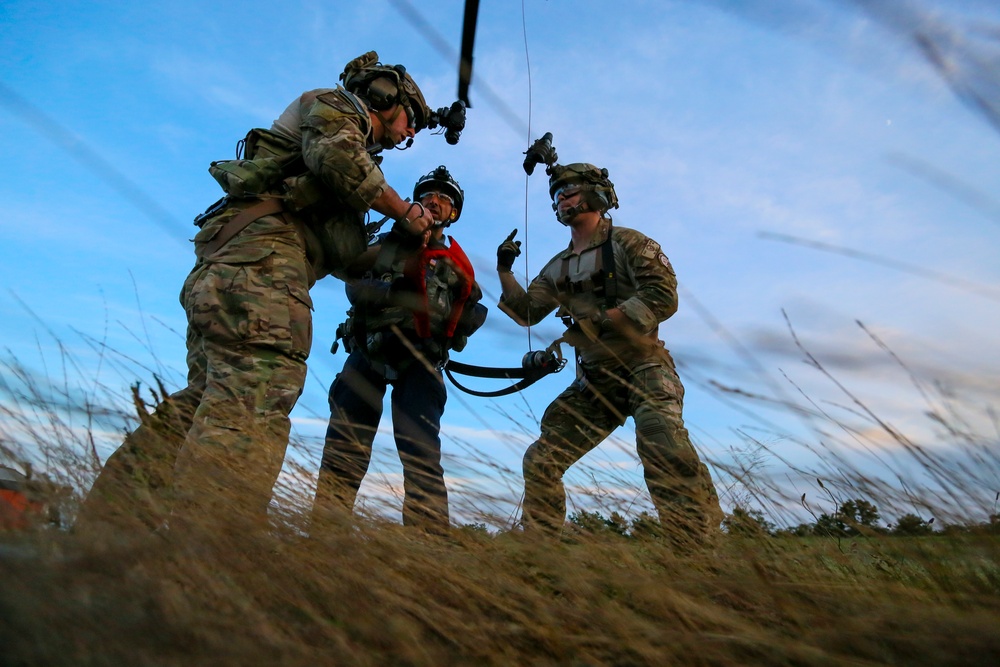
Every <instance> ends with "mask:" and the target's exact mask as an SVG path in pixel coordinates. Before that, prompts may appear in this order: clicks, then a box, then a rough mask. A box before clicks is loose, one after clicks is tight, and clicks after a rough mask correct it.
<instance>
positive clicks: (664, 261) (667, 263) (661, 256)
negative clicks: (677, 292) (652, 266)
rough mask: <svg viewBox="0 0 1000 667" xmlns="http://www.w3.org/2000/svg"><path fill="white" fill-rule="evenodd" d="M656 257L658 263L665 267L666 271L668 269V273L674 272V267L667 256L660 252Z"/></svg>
mask: <svg viewBox="0 0 1000 667" xmlns="http://www.w3.org/2000/svg"><path fill="white" fill-rule="evenodd" d="M656 259H658V260H660V264H662V265H663V266H665V267H667V271H669V272H670V273H673V272H674V267H672V266H671V265H670V260H669V259H667V256H666V255H664V254H663V253H662V252H661V253H660V254H659V255H657V256H656Z"/></svg>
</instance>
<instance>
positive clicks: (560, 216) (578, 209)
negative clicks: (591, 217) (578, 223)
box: [556, 202, 593, 226]
mask: <svg viewBox="0 0 1000 667" xmlns="http://www.w3.org/2000/svg"><path fill="white" fill-rule="evenodd" d="M591 210H593V209H591V208H590V204H588V203H587V202H581V203H579V204H577V205H576V206H570V207H569V208H568V209H566V210H565V211H560V210H559V207H558V205H557V206H556V220H558V221H559V222H561V223H562V224H564V225H567V226H568V225H569V223H571V222H572V221H573V218H575V217H576V216H578V215H579V214H581V213H586V212H587V211H591Z"/></svg>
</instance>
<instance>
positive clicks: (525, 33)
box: [521, 0, 532, 350]
mask: <svg viewBox="0 0 1000 667" xmlns="http://www.w3.org/2000/svg"><path fill="white" fill-rule="evenodd" d="M521 34H522V35H523V36H524V62H525V64H526V67H527V70H528V137H527V143H528V145H531V56H530V54H529V53H528V25H527V21H526V19H525V12H524V0H521ZM529 240H530V239H529V238H528V174H527V173H526V174H525V175H524V284H525V289H527V286H529V285H531V282H530V278H529V276H528V248H529V247H530V244H529V243H528V241H529ZM527 332H528V350H531V349H532V347H531V322H528V327H527Z"/></svg>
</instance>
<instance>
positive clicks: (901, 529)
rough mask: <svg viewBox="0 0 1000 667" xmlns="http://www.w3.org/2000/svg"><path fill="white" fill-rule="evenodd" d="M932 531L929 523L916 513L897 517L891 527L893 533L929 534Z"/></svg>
mask: <svg viewBox="0 0 1000 667" xmlns="http://www.w3.org/2000/svg"><path fill="white" fill-rule="evenodd" d="M933 532H934V529H933V528H932V527H931V525H930V524H929V523H928V522H927V521H924V520H923V519H921V518H920V517H919V516H917V515H916V514H904V515H903V516H901V517H899V520H898V521H897V522H896V526H895V527H894V528H893V529H892V534H893V535H930V534H931V533H933Z"/></svg>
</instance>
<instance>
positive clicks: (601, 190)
mask: <svg viewBox="0 0 1000 667" xmlns="http://www.w3.org/2000/svg"><path fill="white" fill-rule="evenodd" d="M524 154H525V158H524V165H523V166H524V171H525V173H526V174H528V175H529V176H530V175H531V173H532V172H533V171H534V170H535V166H536V165H538V164H541V163H543V162H544V163H545V173H546V174H548V176H549V197H551V198H552V210H553V211H555V212H556V219H557V220H559V222H561V223H562V224H564V225H567V224H569V222H570V221H571V220H572V219H573V218H575V217H576V216H577V215H578V214H580V213H583V212H585V211H597V212H598V213H599V214H600V215H601V216H604V214H605V213H607V212H608V211H609V210H610V209H612V208H618V195H617V194H616V193H615V184H614V183H612V182H611V179H609V178H608V170H607V169H605V168H598V167H595V166H594V165H592V164H590V163H588V162H573V163H570V164H567V165H560V164H558V163H557V162H556V160H558V159H559V156H558V155H557V154H556V151H555V148H553V147H552V133H551V132H546V133H545V134H544V135H542V138H541V139H538V140H536V141H535V142H534V143H533V144H531V147H530V148H528V150H526V151H525V153H524ZM568 185H579V186H580V190H581V201H580V203H579V204H577V205H576V206H573V207H572V208H568V209H566V210H565V211H563V212H561V213H560V212H559V203H558V202H557V201H556V194H557V193H558V191H559V190H561V189H562V188H564V187H566V186H568Z"/></svg>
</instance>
